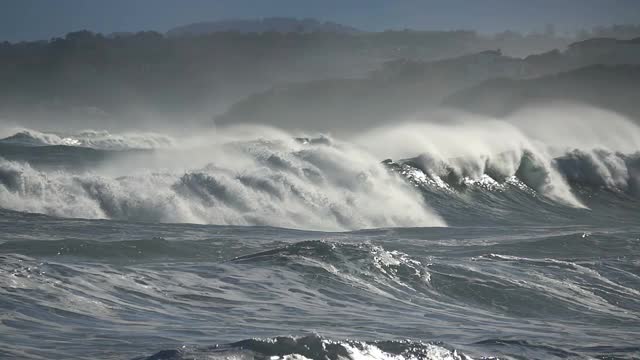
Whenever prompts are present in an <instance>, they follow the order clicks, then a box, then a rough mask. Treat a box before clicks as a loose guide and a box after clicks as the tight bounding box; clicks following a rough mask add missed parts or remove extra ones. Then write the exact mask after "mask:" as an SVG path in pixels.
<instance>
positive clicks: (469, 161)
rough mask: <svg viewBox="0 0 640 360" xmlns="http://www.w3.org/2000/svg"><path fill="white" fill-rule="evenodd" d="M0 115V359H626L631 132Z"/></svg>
mask: <svg viewBox="0 0 640 360" xmlns="http://www.w3.org/2000/svg"><path fill="white" fill-rule="evenodd" d="M153 130H154V131H137V132H117V131H106V130H100V129H98V130H79V131H76V130H69V129H56V131H43V130H41V129H25V128H16V127H13V126H12V127H9V126H5V127H0V133H1V134H2V135H3V139H0V259H1V260H0V310H1V312H2V314H3V315H2V317H1V320H0V334H3V336H2V337H1V338H0V358H3V357H6V358H27V359H51V358H69V359H76V358H77V359H84V358H100V359H149V360H151V359H156V360H159V359H217V358H220V359H226V358H283V359H285V358H286V359H304V358H308V359H363V358H364V359H478V358H480V359H481V358H501V359H523V358H526V359H529V358H531V359H554V358H557V359H567V358H568V359H590V358H607V359H633V358H638V357H640V347H638V341H639V340H640V338H639V334H640V300H639V299H640V215H639V214H640V128H639V127H638V126H637V125H635V124H634V123H633V122H632V121H631V120H629V119H626V118H624V117H622V116H620V115H617V114H614V113H610V112H606V111H603V110H599V109H593V108H585V107H575V106H562V107H554V108H545V109H526V110H523V111H521V112H519V113H516V114H513V115H512V116H510V117H509V118H506V119H489V118H481V117H479V116H477V115H471V114H465V113H459V112H453V111H444V110H443V111H440V112H437V113H432V114H427V115H425V114H421V115H416V116H415V117H413V118H406V119H402V120H401V121H400V120H399V121H394V122H393V124H392V125H387V126H382V127H377V128H372V129H362V131H360V132H358V133H356V134H353V133H350V134H340V133H336V134H308V133H306V132H304V131H303V130H300V131H283V130H280V129H274V128H270V127H266V126H257V125H256V126H250V125H246V126H235V127H227V128H211V129H202V130H201V131H199V132H197V133H190V134H185V133H181V134H176V133H169V132H163V131H161V130H160V129H153Z"/></svg>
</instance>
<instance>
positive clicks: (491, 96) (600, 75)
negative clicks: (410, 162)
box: [444, 65, 640, 123]
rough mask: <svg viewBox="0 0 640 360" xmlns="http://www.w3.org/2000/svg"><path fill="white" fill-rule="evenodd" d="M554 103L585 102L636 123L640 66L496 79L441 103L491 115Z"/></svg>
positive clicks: (597, 67) (598, 67)
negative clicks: (624, 116)
mask: <svg viewBox="0 0 640 360" xmlns="http://www.w3.org/2000/svg"><path fill="white" fill-rule="evenodd" d="M556 102H571V103H583V104H589V105H593V106H597V107H601V108H604V109H608V110H612V111H616V112H619V113H621V114H624V115H627V116H629V117H631V118H632V119H635V120H636V121H637V122H638V123H640V105H639V104H640V65H617V66H607V65H594V66H589V67H585V68H580V69H577V70H573V71H569V72H564V73H559V74H553V75H547V76H542V77H539V78H535V79H526V80H517V79H497V80H490V81H486V82H483V83H481V84H479V85H477V86H474V87H471V88H469V89H466V90H463V91H459V92H457V93H455V94H453V95H451V96H450V97H448V98H447V99H446V100H445V101H444V104H445V105H448V106H452V107H456V108H460V109H464V110H467V111H472V112H476V113H482V114H486V115H491V116H505V115H508V114H510V113H512V112H514V111H516V110H518V109H521V108H523V107H527V106H533V105H542V104H550V103H556Z"/></svg>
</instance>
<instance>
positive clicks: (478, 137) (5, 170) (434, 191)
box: [0, 110, 640, 230]
mask: <svg viewBox="0 0 640 360" xmlns="http://www.w3.org/2000/svg"><path fill="white" fill-rule="evenodd" d="M568 114H569V115H567V114H563V113H560V115H562V116H565V115H566V117H567V119H569V120H567V122H569V123H570V125H571V126H575V125H576V124H574V123H572V120H571V119H572V118H571V116H570V115H571V114H573V113H568ZM587 115H589V116H587ZM587 115H585V116H583V117H584V118H586V119H587V120H589V119H591V120H593V121H591V120H589V121H591V122H593V123H594V124H595V125H594V124H591V123H587V124H582V127H583V128H582V129H579V130H576V131H577V132H576V134H580V137H581V138H580V139H578V140H576V139H571V141H567V144H566V145H564V146H563V145H562V142H561V141H560V140H559V135H558V134H556V133H555V131H551V130H549V132H545V131H543V130H541V129H544V128H545V127H549V128H550V129H554V127H553V126H548V125H549V123H550V122H556V121H559V120H558V119H554V118H553V117H554V116H558V111H557V110H556V112H553V113H551V114H549V113H533V115H532V113H526V114H525V115H521V117H522V118H519V119H508V120H504V121H498V120H495V119H494V120H490V119H483V121H479V120H478V119H469V118H466V117H465V116H461V115H457V117H456V118H455V119H445V120H446V121H443V120H442V119H441V120H440V121H434V122H421V123H401V124H397V125H394V126H388V127H383V128H378V129H372V130H369V131H363V132H362V133H361V134H359V135H358V136H355V137H353V138H350V139H348V140H338V139H336V138H332V137H330V136H319V137H308V136H298V137H296V135H294V134H291V133H286V132H283V131H279V130H277V129H273V128H267V127H257V126H245V127H235V128H226V129H217V130H215V131H212V132H206V131H203V132H202V133H201V134H198V135H194V136H190V137H181V138H179V141H176V140H173V138H172V137H169V136H165V135H156V134H124V135H113V134H110V133H108V132H103V131H87V132H82V133H79V134H75V135H73V136H69V137H64V136H62V135H56V134H51V133H39V132H34V131H27V130H25V131H22V132H19V133H17V134H15V135H13V136H10V137H8V138H5V139H4V140H0V141H1V142H3V143H13V144H18V143H19V144H22V145H29V146H23V147H21V148H20V151H14V153H12V154H11V157H10V159H9V156H8V155H7V157H5V158H3V157H2V156H3V154H2V152H1V151H0V207H2V208H6V209H11V210H17V211H26V212H37V213H44V214H49V215H54V216H61V217H79V218H104V219H116V220H132V221H144V222H179V223H199V224H220V225H269V226H277V227H290V228H304V229H314V230H353V229H362V228H381V227H407V226H444V225H446V222H450V219H451V218H452V213H454V212H455V214H454V215H455V217H458V218H461V217H467V218H468V217H469V216H470V215H472V216H476V215H478V214H479V213H482V214H487V213H489V212H491V213H492V214H494V215H495V217H502V218H505V219H506V218H508V217H509V216H511V215H512V214H513V213H514V211H516V212H517V211H519V212H521V213H524V212H526V211H533V210H531V209H537V210H538V211H539V212H542V211H547V210H548V209H549V208H550V207H551V208H553V209H554V210H552V211H551V212H553V213H554V214H555V215H557V214H558V213H559V212H563V211H565V209H575V210H588V209H592V205H593V199H592V198H593V194H595V193H596V192H602V191H604V192H607V193H610V194H615V195H616V196H619V197H620V196H621V197H625V199H626V198H629V199H631V198H632V199H634V200H633V201H637V198H638V195H639V194H640V152H639V150H640V130H638V127H637V126H636V125H633V124H631V123H630V122H629V121H628V120H626V119H624V118H621V117H619V116H618V117H616V116H615V115H612V114H608V113H598V112H595V115H594V113H593V112H589V113H588V114H587ZM466 116H467V117H468V116H470V115H466ZM573 116H574V117H575V115H573ZM604 117H606V119H604ZM523 119H524V120H523ZM563 119H564V117H563ZM603 119H604V120H608V121H609V124H608V125H607V126H608V127H609V128H610V129H611V130H610V131H609V132H608V133H607V131H608V130H607V129H605V128H602V129H599V128H598V129H597V130H598V131H593V130H589V129H584V128H585V127H588V126H591V125H594V126H596V127H597V126H600V125H598V124H602V123H603V122H604V120H603ZM525 120H526V121H525ZM533 120H536V121H537V126H536V127H535V128H534V130H535V131H534V130H531V128H532V126H531V122H532V121H533ZM587 120H585V121H587ZM587 122H588V121H587ZM565 130H567V129H564V130H563V128H562V127H560V130H558V131H559V132H560V133H562V134H564V131H565ZM567 131H568V130H567ZM607 134H609V136H607ZM562 136H566V135H562ZM52 144H57V145H67V147H59V148H56V152H55V154H53V155H52V156H51V159H49V158H47V159H44V160H43V154H41V153H36V152H35V149H42V148H41V147H40V146H43V145H52ZM76 147H86V148H94V149H102V150H105V149H108V150H130V149H153V151H141V152H135V151H120V152H117V154H119V156H117V157H116V156H113V157H109V156H98V155H100V154H104V153H109V154H111V153H112V152H104V151H103V152H98V153H99V154H98V155H96V154H84V153H83V152H78V153H77V154H75V155H74V156H73V157H72V156H69V157H68V158H69V159H68V162H69V163H70V164H71V165H74V164H78V168H77V169H75V170H73V166H70V167H63V166H58V163H59V162H61V161H64V158H65V156H64V154H65V151H67V150H68V151H71V150H72V149H75V148H76ZM84 150H87V149H84ZM29 151H32V152H33V153H32V154H29ZM92 151H93V152H95V151H94V150H92ZM85 155H86V156H89V155H91V156H94V157H95V158H96V159H98V160H99V161H98V160H95V161H93V160H92V161H93V162H91V161H89V162H84V163H83V162H82V161H79V157H80V158H81V157H83V156H85ZM21 156H23V158H22V159H21ZM389 156H390V157H392V158H391V159H387V160H384V161H381V160H382V159H385V158H388V157H389ZM61 159H63V160H61ZM36 160H38V161H36ZM48 161H50V162H51V163H52V164H54V163H55V165H54V166H50V167H46V166H44V165H46V164H44V165H43V164H42V163H43V162H48ZM85 163H86V164H89V166H85V167H83V168H80V166H79V165H80V164H85ZM91 166H93V167H91ZM87 168H88V170H87ZM70 169H71V170H70ZM470 193H484V194H485V195H483V196H475V197H473V196H472V197H469V196H467V195H468V194H470ZM488 194H492V195H488ZM514 194H516V195H514ZM514 196H515V197H514ZM516 197H517V198H516ZM469 199H472V200H469ZM531 199H534V200H535V201H537V202H531V201H533V200H531ZM458 200H460V201H461V202H460V201H458ZM456 201H458V203H456ZM469 201H473V202H475V204H474V206H473V207H474V209H473V211H474V212H472V213H470V212H469V211H468V210H469V209H468V208H469V206H467V205H466V204H463V205H460V206H458V205H459V204H462V203H463V202H467V203H468V202H469ZM542 203H544V204H542ZM543 205H544V207H546V208H545V209H543V207H542V206H543ZM432 209H435V211H434V210H432ZM494 210H495V211H494ZM492 216H493V215H492ZM549 216H552V214H550V215H549ZM567 216H573V215H567ZM443 218H444V220H443Z"/></svg>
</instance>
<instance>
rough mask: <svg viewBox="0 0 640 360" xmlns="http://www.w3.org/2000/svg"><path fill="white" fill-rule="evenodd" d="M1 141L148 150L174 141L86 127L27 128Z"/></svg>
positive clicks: (39, 144) (171, 144)
mask: <svg viewBox="0 0 640 360" xmlns="http://www.w3.org/2000/svg"><path fill="white" fill-rule="evenodd" d="M0 143H4V144H12V145H21V146H51V145H63V146H77V147H88V148H93V149H99V150H151V149H162V148H170V147H172V146H174V145H175V141H174V140H173V139H172V138H171V137H169V136H167V135H162V134H154V133H124V134H111V133H109V132H108V131H96V130H85V131H82V132H79V133H73V134H64V135H63V134H53V133H43V132H39V131H35V130H28V129H23V130H20V131H18V132H16V133H15V134H13V135H11V136H9V137H6V138H4V139H0Z"/></svg>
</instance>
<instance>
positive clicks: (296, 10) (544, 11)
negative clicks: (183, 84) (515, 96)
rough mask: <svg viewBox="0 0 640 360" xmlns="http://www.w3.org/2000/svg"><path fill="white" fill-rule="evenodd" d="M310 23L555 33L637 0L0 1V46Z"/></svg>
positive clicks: (614, 15) (624, 20)
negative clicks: (278, 20)
mask: <svg viewBox="0 0 640 360" xmlns="http://www.w3.org/2000/svg"><path fill="white" fill-rule="evenodd" d="M270 16H286V17H298V18H302V17H313V18H318V19H321V20H329V21H335V22H339V23H343V24H346V25H351V26H354V27H357V28H360V29H362V30H372V31H378V30H385V29H404V28H411V29H419V30H453V29H472V30H478V31H480V32H485V33H492V32H499V31H502V30H505V29H511V30H517V31H521V32H531V31H542V30H543V29H544V27H545V25H546V24H554V25H555V27H556V29H557V30H558V31H560V32H564V31H572V32H574V31H576V30H578V29H580V28H591V27H594V26H598V25H610V24H640V0H0V41H5V40H7V41H12V42H13V41H23V40H39V39H50V38H52V37H56V36H62V35H64V34H66V33H68V32H71V31H77V30H83V29H86V30H91V31H94V32H101V33H112V32H122V31H141V30H155V31H160V32H165V31H167V30H169V29H171V28H173V27H175V26H179V25H185V24H189V23H193V22H198V21H208V20H221V19H229V18H260V17H270Z"/></svg>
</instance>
